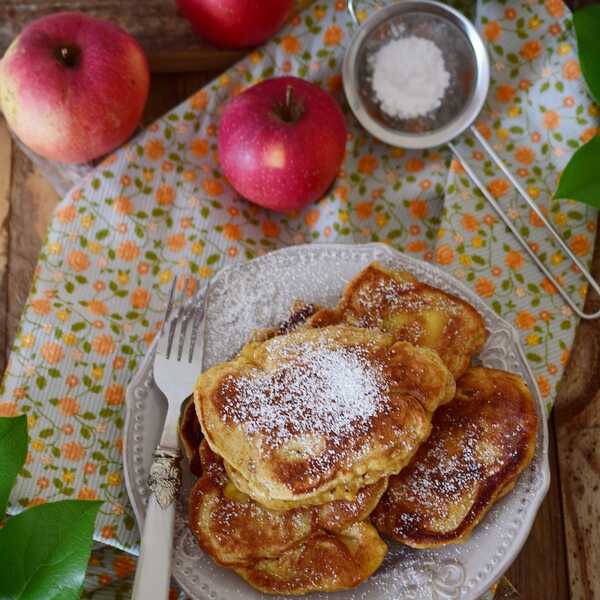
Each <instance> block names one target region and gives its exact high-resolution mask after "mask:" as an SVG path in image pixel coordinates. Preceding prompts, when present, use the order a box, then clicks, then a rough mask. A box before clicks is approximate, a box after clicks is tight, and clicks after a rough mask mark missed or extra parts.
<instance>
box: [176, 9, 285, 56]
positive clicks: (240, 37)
mask: <svg viewBox="0 0 600 600" xmlns="http://www.w3.org/2000/svg"><path fill="white" fill-rule="evenodd" d="M293 4H294V1H293V0H177V5H178V6H179V9H180V10H181V12H182V14H183V16H184V17H186V18H187V19H188V20H189V21H190V22H191V23H192V26H193V27H194V29H196V31H197V32H198V33H199V34H200V35H201V36H202V37H203V38H205V39H207V40H208V41H209V42H212V43H213V44H215V45H216V46H221V47H225V48H244V47H246V46H256V45H257V44H262V43H263V42H264V41H266V40H268V39H269V38H270V37H271V36H272V35H273V34H274V33H275V32H276V31H277V30H278V29H279V28H280V27H281V26H282V25H283V23H284V22H285V20H286V18H287V16H288V15H289V14H290V11H291V9H292V6H293Z"/></svg>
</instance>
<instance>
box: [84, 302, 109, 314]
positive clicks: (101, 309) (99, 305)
mask: <svg viewBox="0 0 600 600" xmlns="http://www.w3.org/2000/svg"><path fill="white" fill-rule="evenodd" d="M88 308H89V310H90V312H91V313H92V314H94V315H98V316H100V317H103V316H104V315H107V314H108V307H107V306H106V304H104V302H102V300H90V302H89V304H88Z"/></svg>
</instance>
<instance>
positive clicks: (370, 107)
mask: <svg viewBox="0 0 600 600" xmlns="http://www.w3.org/2000/svg"><path fill="white" fill-rule="evenodd" d="M347 2H348V11H349V12H350V15H351V16H352V19H353V20H354V22H355V24H356V25H357V26H358V29H357V31H356V33H355V34H354V36H353V38H352V40H351V42H350V45H349V46H348V48H347V49H346V53H345V55H344V64H343V67H342V76H343V82H344V91H345V93H346V98H347V100H348V103H349V105H350V108H351V110H352V112H353V113H354V115H355V117H356V118H357V119H358V121H359V122H360V124H361V125H362V126H363V127H364V128H365V129H366V130H367V131H368V132H369V133H370V134H371V135H373V136H374V137H376V138H377V139H379V140H381V141H383V142H385V143H387V144H390V145H392V146H396V147H399V148H408V149H413V150H420V149H425V148H432V147H434V146H440V145H443V144H447V145H448V147H449V148H450V149H451V150H452V152H453V153H454V155H455V156H456V158H457V159H458V160H459V162H460V163H461V165H462V166H463V168H464V169H465V172H466V173H467V175H468V176H469V177H470V178H471V179H472V180H473V182H474V183H475V185H476V186H477V187H478V188H479V189H480V191H481V193H482V194H483V196H484V197H485V198H486V200H487V201H488V202H489V203H490V205H491V206H492V208H493V209H494V210H495V212H496V213H497V214H498V216H499V217H500V219H501V220H502V221H503V222H504V224H505V225H506V226H507V227H508V228H509V229H510V231H511V232H512V233H513V235H514V236H515V237H516V238H517V240H518V241H519V243H520V244H521V246H522V247H523V250H524V251H525V252H527V254H528V255H529V256H530V257H531V259H532V260H533V262H534V263H535V264H536V265H537V266H538V268H539V269H540V270H541V271H542V273H543V274H544V275H545V276H546V277H547V278H548V280H549V281H551V282H552V284H553V285H554V287H555V288H556V289H557V290H558V292H559V293H560V295H561V296H562V298H563V299H564V300H565V302H566V303H567V304H568V305H569V306H570V307H571V309H572V310H573V312H575V314H577V315H578V316H579V317H581V318H582V319H596V318H598V317H600V310H599V311H597V312H595V313H585V312H583V311H582V310H581V309H580V308H579V306H578V305H577V304H576V303H575V301H574V300H573V299H572V298H571V297H570V296H569V294H568V293H567V291H566V290H565V289H564V287H563V286H562V285H561V284H560V283H559V282H558V281H557V279H556V278H555V277H554V275H552V273H551V272H550V271H549V270H548V269H547V267H546V265H545V264H544V263H543V262H542V261H541V260H540V258H539V257H538V256H537V254H536V253H535V252H534V251H533V249H532V248H531V246H530V245H529V243H528V242H527V240H526V239H525V238H523V237H522V236H521V234H520V232H519V231H518V229H517V227H516V226H515V224H514V223H513V221H512V220H511V219H510V218H509V217H508V216H507V215H506V214H505V213H504V211H503V210H502V208H501V207H500V206H499V204H498V202H497V201H496V199H495V198H494V197H493V196H492V195H491V194H490V192H489V191H488V189H487V187H486V186H485V185H484V183H483V182H482V181H481V180H480V178H479V176H478V175H477V173H476V172H475V171H474V170H473V169H472V168H471V166H470V165H469V163H468V162H467V161H466V160H465V157H464V156H463V155H462V153H461V152H460V151H459V150H458V148H457V147H456V146H455V145H454V144H453V143H452V140H453V139H454V138H456V137H457V136H459V135H460V134H462V133H464V132H465V131H466V130H467V129H469V131H470V133H471V135H473V137H475V138H476V139H477V141H478V142H479V143H480V144H481V145H482V146H483V148H484V149H485V151H486V152H487V153H488V155H489V157H490V158H491V159H492V160H493V161H494V162H495V163H496V165H497V167H498V168H499V169H500V170H501V171H502V172H503V173H504V175H506V177H507V178H508V179H509V181H510V182H511V183H512V184H513V185H514V187H515V189H516V190H517V192H518V193H519V194H520V195H521V196H522V198H523V199H524V200H525V202H526V203H527V205H528V206H529V207H530V208H531V210H533V211H534V212H535V213H536V214H537V216H538V217H539V218H540V220H541V221H542V222H543V224H544V225H545V227H546V229H547V230H548V232H549V233H550V234H551V235H552V237H553V238H554V239H555V241H556V243H557V244H558V246H559V247H560V249H561V250H562V251H563V252H564V253H565V254H566V255H567V256H568V257H569V259H570V260H571V261H572V262H573V263H574V264H575V265H576V266H577V268H578V269H579V271H580V272H581V274H582V275H583V276H584V277H585V278H586V280H587V281H588V283H589V284H590V285H591V286H592V288H593V289H594V290H595V291H596V292H597V293H598V294H600V285H598V283H597V282H596V281H595V280H594V278H593V277H592V275H591V274H590V273H589V271H588V270H587V269H586V268H585V266H584V265H583V263H582V262H581V261H580V260H579V259H578V258H577V257H576V256H575V254H573V252H572V251H571V249H570V248H569V246H568V245H567V244H566V243H565V241H564V240H563V239H562V238H561V236H560V234H559V233H558V232H557V231H556V229H555V228H554V226H553V225H552V224H551V223H550V221H548V219H547V218H546V216H545V215H544V213H542V211H541V210H540V208H539V207H538V205H537V204H536V203H535V202H534V201H533V199H532V198H531V197H530V196H529V194H528V193H527V192H526V190H525V189H524V188H523V186H522V185H521V183H520V182H519V181H518V180H517V179H516V178H515V176H514V175H513V174H512V173H511V172H510V170H509V169H508V167H507V166H506V164H505V163H504V162H503V161H502V160H501V159H500V157H499V156H498V155H497V154H496V152H495V151H494V149H493V148H492V147H491V146H490V144H489V143H488V142H487V140H486V139H485V138H484V137H483V136H482V135H481V133H479V131H478V130H477V129H476V128H475V127H473V126H472V125H473V122H474V121H475V119H476V118H477V116H478V115H479V112H480V111H481V109H482V107H483V104H484V103H485V99H486V97H487V93H488V89H489V85H490V62H489V57H488V53H487V50H486V47H485V44H484V43H483V40H482V39H481V36H480V35H479V33H478V31H477V29H475V27H474V26H473V24H472V23H471V22H470V21H469V19H467V18H466V17H465V16H464V15H462V14H461V13H460V12H458V11H457V10H455V9H453V8H451V7H449V6H446V5H445V4H441V3H439V2H435V1H434V0H401V1H400V2H396V3H393V4H389V5H388V6H386V7H384V8H381V9H379V10H377V11H376V12H375V13H374V14H372V15H371V16H370V17H369V18H368V19H367V20H366V21H365V22H364V23H362V24H360V21H359V19H358V16H357V12H356V6H355V0H347ZM409 36H416V37H419V38H425V39H427V40H430V41H432V42H434V43H435V45H436V46H437V47H438V48H439V49H440V50H441V52H442V55H443V56H444V63H445V68H446V70H447V71H448V73H449V74H450V82H449V84H448V87H447V88H446V91H445V93H444V97H443V98H442V101H441V105H440V106H439V107H438V108H436V109H434V110H433V111H431V112H430V113H427V114H426V115H424V116H421V117H417V118H412V119H400V118H397V117H393V116H390V115H389V114H386V113H385V112H384V111H383V110H382V108H381V106H380V103H379V100H378V98H377V95H376V94H375V91H374V89H373V85H372V79H373V61H372V60H371V59H372V57H373V56H374V55H375V54H376V53H377V51H378V50H379V49H380V48H381V47H383V46H384V45H385V44H387V43H388V42H390V41H392V40H396V39H401V38H405V37H409ZM398 60H418V57H414V56H410V57H402V56H399V57H398Z"/></svg>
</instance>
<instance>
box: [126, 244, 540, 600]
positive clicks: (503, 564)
mask: <svg viewBox="0 0 600 600" xmlns="http://www.w3.org/2000/svg"><path fill="white" fill-rule="evenodd" d="M351 248H355V249H368V248H377V249H379V250H382V251H384V252H385V253H387V254H388V255H389V256H390V257H391V258H394V257H402V260H404V261H406V260H407V261H408V262H409V263H412V264H414V265H415V266H422V267H421V268H426V269H427V270H428V271H437V272H438V273H440V274H441V275H443V277H444V278H448V277H449V278H451V279H452V280H453V284H454V285H456V287H457V288H460V290H461V292H462V293H463V294H464V295H465V296H467V297H468V299H469V302H470V303H472V304H473V305H474V306H475V308H476V309H477V308H478V307H480V308H479V309H478V312H479V311H480V310H481V307H485V310H486V312H489V311H490V310H491V309H490V307H489V306H488V305H487V304H486V302H485V301H484V300H483V299H482V298H480V297H479V296H478V295H477V294H476V293H475V292H474V291H473V290H471V289H470V288H469V287H468V286H467V285H466V284H465V283H463V282H462V281H460V280H459V279H458V278H456V277H455V276H454V275H452V274H451V273H448V272H447V271H444V270H443V269H441V268H440V267H438V266H437V265H435V264H433V263H429V262H427V261H424V260H421V259H418V258H415V257H413V256H411V255H409V254H406V253H404V252H400V251H399V250H396V249H395V248H392V247H390V246H389V245H387V244H384V243H381V242H370V243H365V244H344V243H331V244H329V243H309V244H299V245H293V246H286V247H283V248H279V249H277V250H273V251H271V252H267V253H266V254H264V255H261V256H257V257H255V258H253V259H252V260H249V261H243V262H242V261H240V262H236V263H233V264H230V265H227V266H225V267H223V268H222V269H220V270H219V271H218V272H217V273H216V274H215V275H214V277H213V278H212V279H211V280H210V282H209V284H208V286H207V289H206V294H208V293H209V292H210V288H211V287H213V286H214V285H215V284H216V283H217V282H219V280H220V279H222V278H224V277H226V276H227V273H229V272H232V271H234V270H240V269H245V268H247V267H248V266H249V265H251V264H252V263H254V264H256V263H257V262H258V263H262V262H268V261H269V260H272V258H273V257H274V256H275V255H281V254H287V253H289V252H302V251H303V250H306V251H319V250H336V249H337V250H342V249H344V250H348V249H351ZM494 314H495V318H496V319H497V321H498V322H499V323H502V324H503V326H504V327H505V328H506V330H507V331H509V333H510V335H511V338H512V339H511V341H512V343H513V345H514V347H515V348H516V351H517V354H518V356H519V359H520V362H521V364H522V366H523V368H524V369H525V370H526V371H527V375H528V379H529V380H530V382H531V383H532V384H533V386H534V389H533V390H532V391H533V395H534V397H535V401H536V406H537V409H538V413H539V416H540V417H541V418H540V421H541V431H540V434H539V435H538V438H539V439H538V444H536V455H537V454H538V453H541V457H542V460H541V462H540V465H539V466H540V469H539V476H540V482H539V485H538V486H537V487H536V488H535V493H534V494H533V495H532V497H531V502H530V507H531V508H530V510H528V512H527V513H526V514H525V515H524V516H525V518H524V519H523V521H522V523H521V526H520V527H519V528H518V530H517V531H516V534H515V536H514V538H513V543H512V544H511V549H510V552H509V553H507V554H505V555H504V556H503V557H502V558H501V559H499V560H498V561H497V563H496V566H495V568H493V569H491V570H490V571H488V572H487V573H486V576H485V577H484V578H483V579H481V580H480V581H478V582H477V587H476V588H475V587H474V588H472V589H471V590H469V595H463V596H461V597H463V598H467V599H469V600H471V599H472V600H475V599H476V598H479V597H480V595H481V594H482V593H485V591H486V590H487V589H489V588H490V586H491V585H492V584H493V582H495V581H497V580H498V579H499V578H500V577H501V576H502V575H503V574H504V573H505V572H506V571H507V570H508V568H509V567H510V566H511V564H512V563H513V561H514V560H515V559H516V558H517V556H518V554H519V553H520V551H521V549H522V548H523V545H524V544H525V542H526V541H527V538H528V537H529V534H530V532H531V529H532V527H533V524H534V522H535V519H536V517H537V514H538V512H539V509H540V506H541V504H542V502H543V500H544V498H545V497H546V494H547V492H548V489H549V487H550V480H551V475H550V463H549V457H548V451H549V431H548V414H547V411H546V407H545V404H544V402H543V400H542V397H541V394H540V391H539V388H538V385H537V381H536V379H535V377H534V375H533V371H532V370H531V366H530V365H529V362H528V361H527V358H526V355H525V352H524V350H523V348H522V345H521V341H520V339H519V335H518V333H517V331H516V329H515V327H514V326H513V325H512V324H511V323H509V322H508V321H506V320H505V319H504V318H503V317H501V316H499V315H498V314H496V313H494ZM157 342H158V340H157V339H155V340H154V341H153V343H152V344H151V346H150V347H149V349H148V352H147V353H146V356H145V357H144V358H143V360H142V361H141V363H140V366H139V367H138V370H137V371H136V373H135V374H134V375H133V377H132V378H131V380H130V382H129V384H128V385H127V389H126V394H125V400H126V401H125V407H126V410H125V412H126V414H125V423H124V436H123V470H124V479H125V487H126V489H127V495H128V497H129V501H130V504H131V506H132V509H133V512H134V515H135V517H136V521H137V524H138V528H139V531H140V534H141V532H143V526H144V516H145V515H144V513H145V507H144V506H143V503H141V504H139V503H138V502H137V501H134V498H136V495H137V490H136V489H135V487H134V481H133V473H131V472H130V468H129V460H130V458H131V448H130V443H129V437H130V436H129V432H130V428H131V426H132V419H133V414H132V413H133V407H134V398H133V396H134V390H135V389H139V387H140V386H144V387H151V384H152V378H151V377H150V378H148V372H150V374H151V371H152V369H151V366H150V364H151V361H152V359H153V357H154V352H155V349H156V344H157ZM539 441H541V447H539ZM134 553H135V552H134ZM136 554H137V553H136ZM172 576H173V577H174V578H175V579H176V580H177V583H178V584H179V585H180V587H181V588H182V589H183V590H184V592H185V593H186V594H188V595H189V596H190V597H191V598H194V599H196V600H204V599H203V598H201V597H200V596H198V595H197V594H196V592H195V591H192V590H191V589H190V588H189V586H188V585H187V583H186V582H185V581H182V580H181V579H182V578H180V577H178V575H177V573H176V572H175V570H173V573H172ZM473 592H475V593H473ZM274 597H277V596H274Z"/></svg>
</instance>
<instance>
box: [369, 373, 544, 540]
mask: <svg viewBox="0 0 600 600" xmlns="http://www.w3.org/2000/svg"><path fill="white" fill-rule="evenodd" d="M537 428H538V415H537V412H536V408H535V403H534V400H533V398H532V396H531V393H530V391H529V389H528V388H527V385H526V384H525V382H524V381H523V379H521V377H519V376H518V375H514V374H512V373H507V372H505V371H499V370H495V369H486V368H483V367H475V368H471V369H469V370H468V371H467V372H466V373H465V374H464V375H463V376H462V377H461V379H460V380H459V381H458V383H457V390H456V397H455V398H454V399H453V400H452V401H451V402H450V403H448V404H446V405H445V406H442V407H441V408H439V409H438V411H437V412H436V413H435V415H434V417H433V429H432V432H431V435H430V436H429V438H428V439H427V441H426V442H425V443H424V444H423V445H422V446H421V447H420V448H419V450H418V451H417V453H416V454H415V457H414V458H413V460H412V462H411V464H410V465H409V466H408V467H406V468H405V469H404V470H403V471H401V472H400V473H399V474H398V475H394V476H392V477H390V480H389V487H388V490H387V492H386V493H385V494H384V496H383V498H382V499H381V501H380V503H379V505H378V506H377V508H376V509H375V511H374V512H373V514H372V515H371V520H372V522H373V524H374V525H375V526H376V527H377V529H378V530H379V531H380V532H382V533H386V534H388V535H390V536H391V537H393V538H394V539H396V540H397V541H399V542H402V543H403V544H407V545H408V546H412V547H414V548H434V547H436V546H442V545H445V544H450V543H461V542H464V541H466V539H467V538H468V537H469V535H470V534H471V532H472V530H473V528H474V527H475V526H476V525H477V524H478V523H479V522H480V521H481V519H482V518H483V517H484V516H485V514H486V513H487V511H488V510H489V509H490V508H491V507H492V506H493V505H494V503H495V502H496V501H497V500H498V499H500V498H501V497H502V496H504V495H505V494H506V493H508V492H509V491H510V490H511V489H512V488H513V487H514V485H515V483H516V481H517V478H518V476H519V475H520V474H521V472H522V471H523V470H524V469H525V467H527V465H528V464H529V462H530V461H531V459H532V458H533V455H534V452H535V444H536V435H537Z"/></svg>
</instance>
